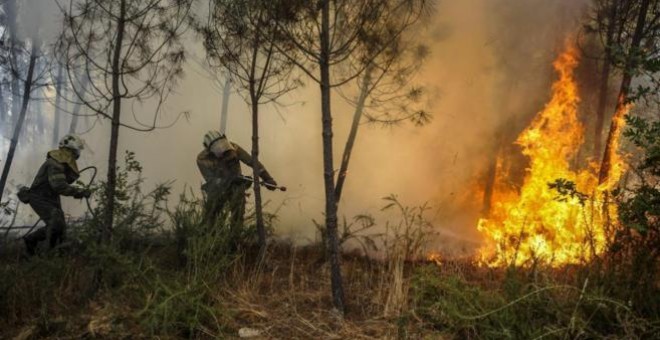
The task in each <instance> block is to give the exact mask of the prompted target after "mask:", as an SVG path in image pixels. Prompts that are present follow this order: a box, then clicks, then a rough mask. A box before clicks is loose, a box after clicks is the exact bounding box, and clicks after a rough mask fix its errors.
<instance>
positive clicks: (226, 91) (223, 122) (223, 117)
mask: <svg viewBox="0 0 660 340" xmlns="http://www.w3.org/2000/svg"><path fill="white" fill-rule="evenodd" d="M229 95H231V78H230V77H229V76H227V79H226V80H225V87H224V88H223V89H222V111H220V133H221V134H223V135H224V134H225V132H226V131H227V116H228V115H229V112H228V111H229Z"/></svg>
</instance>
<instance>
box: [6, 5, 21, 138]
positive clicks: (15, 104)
mask: <svg viewBox="0 0 660 340" xmlns="http://www.w3.org/2000/svg"><path fill="white" fill-rule="evenodd" d="M6 13H7V28H8V31H9V53H10V55H11V56H10V57H11V60H13V62H14V65H12V67H13V68H14V70H13V71H14V72H16V74H12V75H10V76H11V94H12V96H11V112H12V116H13V119H12V120H13V121H12V124H13V126H14V127H15V126H16V123H17V121H18V115H17V114H16V112H18V110H19V102H20V95H21V90H20V88H19V87H20V84H19V81H18V76H17V74H19V73H20V69H21V67H20V64H21V62H20V61H19V60H18V54H17V52H16V45H17V44H18V39H17V38H16V36H17V34H18V32H17V25H16V18H17V17H18V10H17V8H16V0H8V1H7V2H6Z"/></svg>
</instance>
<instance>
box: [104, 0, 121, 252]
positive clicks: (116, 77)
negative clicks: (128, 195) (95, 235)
mask: <svg viewBox="0 0 660 340" xmlns="http://www.w3.org/2000/svg"><path fill="white" fill-rule="evenodd" d="M125 19H126V0H122V1H121V4H120V9H119V18H118V20H117V40H116V41H115V46H114V51H113V56H112V127H111V130H110V150H109V152H108V178H107V188H106V195H107V197H106V198H105V199H106V200H107V201H106V212H105V218H104V223H103V224H104V226H103V231H102V232H101V240H102V241H106V242H107V241H109V240H110V237H111V236H112V224H113V221H114V212H115V192H116V189H117V148H118V145H119V124H120V116H121V93H120V92H119V82H120V80H121V79H120V76H121V65H120V57H121V47H122V43H123V41H124V27H125V26H124V25H125Z"/></svg>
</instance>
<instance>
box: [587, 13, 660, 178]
mask: <svg viewBox="0 0 660 340" xmlns="http://www.w3.org/2000/svg"><path fill="white" fill-rule="evenodd" d="M649 3H650V0H643V1H642V4H641V6H640V9H639V13H638V15H637V24H636V25H635V32H634V34H633V37H632V41H631V44H630V48H629V50H628V55H627V56H626V64H625V68H624V70H623V79H622V80H621V89H620V90H619V96H618V98H619V100H618V101H617V104H616V108H615V111H614V115H612V123H611V124H610V131H609V133H608V135H607V142H606V143H605V152H604V154H603V161H602V162H601V163H600V172H599V174H598V184H603V183H605V182H607V180H608V179H609V176H610V170H611V167H612V164H611V163H612V158H613V156H614V153H615V152H616V147H617V145H613V144H614V142H615V141H616V140H617V138H618V136H619V135H620V133H621V129H622V128H623V126H622V124H621V119H622V117H621V115H623V114H624V113H625V110H624V107H625V105H626V99H627V98H628V92H629V91H630V84H631V83H632V77H633V72H634V69H635V68H636V67H637V64H638V61H637V58H636V56H635V55H634V54H636V53H638V50H639V46H640V44H641V42H642V37H643V34H644V26H645V25H646V15H647V12H648V9H649Z"/></svg>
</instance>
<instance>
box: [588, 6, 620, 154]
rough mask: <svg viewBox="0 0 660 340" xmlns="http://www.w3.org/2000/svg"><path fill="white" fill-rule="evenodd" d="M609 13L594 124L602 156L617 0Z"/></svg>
mask: <svg viewBox="0 0 660 340" xmlns="http://www.w3.org/2000/svg"><path fill="white" fill-rule="evenodd" d="M610 6H612V7H611V8H610V11H609V14H608V26H607V33H606V36H605V39H606V41H605V59H604V60H603V67H602V71H601V73H600V88H599V90H598V107H597V109H596V124H595V125H594V155H596V157H600V155H601V152H602V148H603V146H602V144H603V127H604V126H605V110H606V108H607V97H608V94H609V91H608V90H609V81H610V70H611V65H612V51H611V50H610V49H611V45H612V44H613V43H614V31H615V28H616V24H615V23H616V16H617V0H613V1H612V2H611V3H610Z"/></svg>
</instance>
